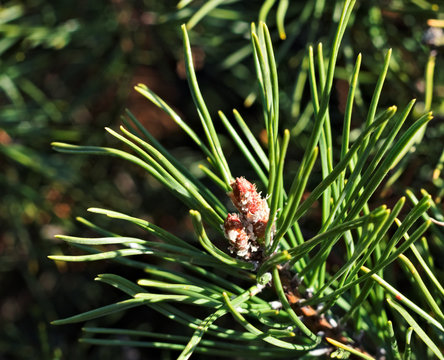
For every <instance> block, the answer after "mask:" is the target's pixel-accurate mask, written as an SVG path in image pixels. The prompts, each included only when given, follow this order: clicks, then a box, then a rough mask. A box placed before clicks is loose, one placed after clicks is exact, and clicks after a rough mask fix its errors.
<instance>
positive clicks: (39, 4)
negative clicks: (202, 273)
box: [0, 0, 444, 359]
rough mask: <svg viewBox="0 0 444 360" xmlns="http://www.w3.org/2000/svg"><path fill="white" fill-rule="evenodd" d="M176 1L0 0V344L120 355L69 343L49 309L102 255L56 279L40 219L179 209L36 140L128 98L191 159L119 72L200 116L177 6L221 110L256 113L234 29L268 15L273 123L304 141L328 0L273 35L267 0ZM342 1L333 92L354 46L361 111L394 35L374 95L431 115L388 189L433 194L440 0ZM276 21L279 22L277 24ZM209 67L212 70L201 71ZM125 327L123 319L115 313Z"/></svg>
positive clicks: (96, 126) (90, 298) (80, 133)
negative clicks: (347, 18) (346, 15)
mask: <svg viewBox="0 0 444 360" xmlns="http://www.w3.org/2000/svg"><path fill="white" fill-rule="evenodd" d="M177 3H178V1H173V0H168V1H155V0H145V1H135V0H114V1H106V0H98V1H87V0H82V1H70V0H60V1H57V2H50V1H44V0H28V1H7V2H5V3H3V4H2V5H0V55H1V56H0V154H1V155H0V166H1V168H2V171H1V174H0V188H1V194H2V196H1V203H0V223H1V224H2V225H1V232H0V253H1V254H2V256H1V258H0V271H1V273H0V276H1V277H0V287H1V288H2V289H5V290H2V296H1V297H0V323H1V324H2V328H1V330H0V338H1V340H0V359H3V358H6V359H27V358H29V354H30V352H31V351H32V353H33V354H34V355H35V356H34V358H42V359H43V358H54V359H56V358H63V359H67V358H70V359H77V358H80V357H85V356H88V357H90V358H96V357H102V356H104V357H107V358H110V359H111V358H116V359H121V358H125V357H124V356H128V358H129V356H130V355H124V354H123V353H124V352H125V351H127V350H122V353H120V352H118V351H116V350H115V349H114V350H112V349H111V350H109V349H96V348H94V349H92V350H91V349H90V348H88V347H85V346H83V347H78V346H77V344H76V343H75V342H74V341H75V339H76V338H77V337H78V336H77V335H76V334H74V332H75V331H79V329H75V328H72V327H70V328H64V329H62V328H57V329H53V328H51V327H49V326H48V325H47V324H48V323H49V321H51V320H53V319H55V318H57V317H59V316H64V315H67V314H71V313H76V312H81V311H85V310H87V309H89V308H92V307H95V306H98V305H100V304H103V303H105V302H102V299H103V294H104V293H103V290H102V289H101V288H100V289H99V288H98V287H97V286H96V285H95V284H91V282H90V281H83V280H84V278H85V277H87V278H88V280H89V279H90V278H91V276H92V275H91V274H96V273H98V272H100V267H101V266H106V264H102V265H96V267H95V268H94V267H92V266H91V265H88V267H84V266H83V265H81V266H75V267H74V266H71V265H70V267H69V272H67V273H70V274H71V275H70V278H69V280H68V281H67V274H64V278H63V280H62V279H60V277H59V272H60V271H62V272H65V271H66V269H64V268H63V267H60V268H57V267H55V266H54V264H53V263H52V262H50V261H48V260H47V259H46V256H47V255H48V254H50V253H57V249H58V247H59V246H60V245H59V243H58V242H54V241H53V240H52V235H53V234H54V233H60V232H62V231H63V232H68V231H70V229H72V228H73V224H72V223H71V219H74V217H75V216H77V215H82V214H83V208H85V207H89V206H95V205H100V206H103V207H108V208H114V209H119V211H122V212H128V213H132V214H133V215H140V214H143V213H144V206H143V204H144V203H152V202H155V203H156V204H158V206H157V211H156V212H155V213H150V215H151V216H154V217H155V218H156V219H157V220H158V221H160V222H164V223H166V224H168V225H169V226H170V227H172V226H175V224H176V223H177V222H178V221H180V219H174V218H172V217H171V216H169V212H170V210H171V209H173V208H175V207H176V206H177V203H175V202H171V203H169V202H168V201H170V198H167V199H168V201H167V200H165V197H164V194H162V192H159V191H157V192H156V189H158V187H157V185H156V184H155V183H153V182H152V181H146V179H143V178H142V175H140V173H137V172H136V173H135V174H134V171H133V169H129V171H130V172H131V173H132V174H133V175H131V176H132V177H131V176H130V175H129V174H128V173H127V171H126V170H123V169H122V167H120V165H119V164H116V162H115V161H112V160H107V159H100V161H96V159H88V160H87V161H86V159H85V158H82V157H74V156H73V157H70V158H69V162H67V161H66V156H61V155H60V154H56V153H54V152H53V151H52V150H51V149H50V147H49V144H50V142H51V141H54V140H57V141H69V142H81V143H82V144H83V145H88V144H103V143H104V142H106V141H110V140H104V139H103V131H102V129H103V126H105V125H110V124H112V123H113V122H114V121H115V119H117V118H118V117H119V116H120V114H121V112H122V110H123V108H124V107H125V105H126V106H128V107H129V108H130V109H131V110H132V111H133V112H135V113H136V115H137V116H138V118H139V119H140V118H141V117H140V115H141V114H143V116H144V117H145V124H146V125H147V126H150V127H151V128H152V129H157V130H158V131H159V132H158V133H156V135H157V136H159V137H163V138H165V142H167V143H170V144H172V145H173V147H176V148H178V149H179V150H178V152H180V154H181V155H182V157H183V158H185V160H186V161H187V162H188V163H189V164H190V166H194V165H193V152H192V150H189V149H188V148H184V146H186V145H187V144H186V143H184V142H183V141H182V140H181V139H180V138H177V137H176V135H175V132H174V127H173V128H172V127H171V126H169V125H168V124H165V123H163V119H162V117H161V116H160V115H159V114H158V113H157V112H155V111H152V110H150V109H149V108H148V105H147V103H146V102H145V101H143V100H141V103H142V105H141V103H140V102H139V101H138V100H137V99H138V96H137V95H134V94H133V93H134V91H133V90H132V87H131V85H132V84H135V83H136V82H147V83H148V84H149V85H150V86H151V87H153V84H154V88H156V86H157V87H158V88H159V89H160V94H161V95H162V92H163V94H168V95H169V96H170V97H171V99H170V100H172V103H173V104H175V105H176V106H177V107H178V108H179V110H180V111H181V112H183V113H184V114H185V117H187V118H189V123H190V124H193V122H194V121H195V122H196V123H197V121H198V119H197V116H195V114H194V110H193V108H192V106H191V105H190V104H188V103H186V102H185V100H183V98H186V97H182V96H181V94H183V93H184V92H187V91H188V89H187V87H186V84H185V83H184V81H183V80H182V79H181V77H183V72H184V70H183V66H184V65H183V58H182V55H181V54H182V48H181V38H180V31H179V24H181V23H183V22H188V24H189V27H191V28H192V31H190V36H191V39H192V43H193V44H194V45H193V46H194V49H193V53H194V54H195V55H196V56H197V57H196V59H195V63H196V67H197V69H198V71H199V79H200V86H201V87H202V91H203V92H204V93H205V94H206V100H207V102H208V103H209V107H210V108H213V109H215V108H221V109H222V110H226V109H225V107H227V106H228V104H230V105H231V106H232V105H233V104H235V105H236V107H238V106H237V103H241V102H244V103H245V104H246V105H247V106H249V107H250V109H251V110H250V113H249V114H248V112H247V111H245V113H246V114H248V117H250V118H253V119H257V118H259V117H260V113H259V111H260V110H259V107H256V106H252V105H253V104H254V102H255V98H254V96H253V95H252V94H253V90H254V89H255V86H256V84H255V77H254V66H253V64H252V62H251V57H250V56H249V55H250V51H251V47H250V46H248V45H245V37H246V36H247V34H248V33H249V31H250V22H252V21H256V20H257V19H258V17H259V16H262V17H263V18H264V19H265V18H266V20H267V24H268V25H269V27H270V29H271V30H272V36H273V38H274V40H275V41H276V42H277V43H278V45H277V48H278V50H277V59H278V66H279V72H280V73H281V74H288V76H281V77H280V82H281V84H280V88H281V92H282V93H281V100H282V104H281V109H282V119H283V125H284V126H286V127H289V128H291V129H292V133H293V135H299V136H298V137H297V139H298V141H297V143H295V144H293V147H294V148H296V149H298V151H302V149H303V148H304V145H305V143H306V141H307V139H306V133H307V132H306V129H305V128H306V126H309V120H310V116H311V113H312V109H311V104H310V101H309V88H308V83H307V63H306V44H307V43H310V42H318V41H322V40H324V41H325V43H328V39H329V38H330V36H332V33H333V31H332V29H333V27H334V26H335V25H334V24H333V21H331V20H332V19H334V20H337V18H338V16H339V8H340V5H341V1H335V2H333V1H331V2H330V1H326V0H317V1H292V2H291V6H289V7H288V9H287V10H286V11H285V16H284V19H283V26H284V29H285V33H286V37H287V38H286V40H280V41H279V40H278V39H279V29H278V23H279V21H280V20H279V17H280V16H281V17H282V10H279V2H276V3H275V4H274V5H273V6H271V7H270V8H269V11H268V13H267V11H266V7H264V6H265V5H264V4H265V3H268V4H271V3H273V2H270V1H266V2H264V1H261V0H252V1H248V2H245V1H236V0H234V1H233V0H232V1H225V2H224V3H223V4H220V5H219V6H217V7H215V8H214V9H210V10H211V11H210V12H208V13H204V12H203V11H202V10H200V9H202V5H203V4H204V3H205V2H203V1H181V2H180V4H181V7H180V8H176V5H177ZM261 9H262V10H261ZM199 11H200V12H199ZM279 11H280V14H281V15H278V13H279ZM353 16H354V18H352V19H351V25H350V30H349V31H347V32H346V34H345V38H344V45H345V46H343V53H342V54H341V55H340V59H339V69H338V72H337V74H336V83H335V84H336V85H335V93H334V98H335V101H336V103H337V106H338V108H339V110H341V109H343V106H344V105H343V104H344V97H345V96H346V94H347V89H346V88H344V86H346V81H343V80H348V79H346V78H345V74H346V71H345V70H348V72H350V69H351V68H352V67H353V62H354V59H355V57H356V54H357V53H358V52H362V53H364V54H365V58H366V62H365V64H363V69H362V71H361V83H360V86H359V89H358V93H357V104H358V105H359V104H361V105H360V107H361V110H360V109H359V106H358V108H357V110H356V111H357V114H358V115H361V117H362V116H363V114H364V112H363V111H362V109H364V108H366V104H368V103H369V102H370V100H371V94H372V91H373V85H372V84H373V83H374V82H375V79H376V76H377V75H376V74H375V73H374V72H373V69H376V71H379V69H380V64H381V63H382V56H383V54H384V51H383V50H384V49H387V48H389V47H392V48H393V55H392V61H391V65H390V66H391V68H390V71H389V75H388V78H389V81H388V83H390V84H391V87H390V88H387V87H386V88H384V96H385V97H384V98H382V99H381V106H385V105H391V104H393V103H397V104H399V105H404V104H406V103H407V102H408V101H409V100H410V99H411V98H412V97H416V98H417V99H418V105H417V106H418V109H417V112H418V113H419V112H422V110H423V109H424V108H427V106H430V108H431V109H432V110H433V111H434V115H435V117H436V118H437V120H435V121H433V122H432V123H431V125H430V126H429V129H428V131H427V133H426V134H425V138H424V141H422V142H421V143H420V144H419V145H418V147H417V151H416V154H414V156H415V158H414V161H412V162H410V164H413V165H410V168H408V169H407V170H408V171H406V172H404V173H405V174H406V175H404V176H403V177H402V178H401V179H402V182H400V183H397V182H394V186H393V188H391V191H394V192H403V191H404V190H403V189H404V188H405V187H406V186H412V187H416V186H418V183H420V180H421V184H424V180H426V181H427V182H426V185H427V186H428V187H429V188H428V190H429V191H430V192H431V193H432V194H436V193H439V190H436V187H438V189H441V190H440V191H441V194H438V195H439V196H442V192H443V191H444V185H443V183H442V180H440V177H439V176H438V177H437V178H436V179H435V180H434V184H435V186H433V185H432V178H431V174H432V172H433V169H434V168H435V167H436V166H437V164H438V167H439V166H441V167H442V163H443V162H444V160H442V157H441V162H439V161H438V158H439V156H440V154H441V151H442V139H443V138H444V127H443V125H442V122H440V121H439V119H442V117H443V116H444V115H443V114H444V100H443V99H444V87H443V85H442V84H444V72H443V71H442V70H441V69H442V68H443V67H442V66H441V64H442V62H443V61H444V59H443V56H442V54H443V50H442V49H443V47H442V46H433V45H427V44H425V43H424V36H425V34H426V31H427V29H428V25H427V20H428V19H430V18H438V19H439V18H443V16H444V15H443V9H442V6H441V7H438V2H432V1H427V0H414V1H413V0H412V1H401V0H377V1H371V2H359V3H358V5H357V8H356V12H355V13H354V15H353ZM279 27H280V30H281V31H282V24H280V25H279ZM431 54H434V55H435V62H436V65H435V71H434V74H433V79H434V83H435V87H434V92H433V97H432V98H431V102H430V104H429V105H427V103H426V96H425V92H426V80H425V79H426V75H425V71H426V68H427V63H428V62H429V61H430V56H431ZM341 67H342V69H343V71H341ZM159 79H161V80H159ZM165 82H166V83H165ZM215 83H217V84H220V86H218V87H214V86H212V85H214V84H215ZM131 94H133V95H131ZM131 96H133V97H131ZM385 99H386V101H387V102H386V103H384V101H385ZM169 102H170V103H171V101H169ZM153 119H154V120H155V122H153ZM356 119H357V122H358V123H361V122H362V120H363V119H362V118H359V116H357V117H356ZM142 120H143V119H142ZM150 122H151V123H150ZM332 122H333V124H334V123H335V119H332ZM337 124H339V122H337ZM251 126H252V128H253V131H254V132H255V131H257V130H260V129H257V128H256V129H255V127H260V126H262V124H261V123H260V122H259V121H256V122H255V123H254V124H252V125H251ZM159 129H160V130H159ZM168 134H170V136H166V135H168ZM338 141H339V139H338ZM440 164H441V165H440ZM401 165H402V164H401ZM418 174H419V175H420V176H417V175H418ZM413 175H415V176H413ZM438 175H439V174H438ZM441 176H442V175H441ZM399 184H402V186H399ZM422 186H424V185H422ZM79 204H80V206H79ZM80 211H82V212H80ZM162 214H163V215H162ZM62 229H63V230H62ZM86 272H87V273H86ZM79 294H82V296H79ZM106 296H113V293H112V292H111V291H110V292H109V293H107V295H106ZM107 302H109V301H106V303H107ZM126 321H127V322H130V321H131V319H129V320H128V319H126ZM126 327H131V326H130V325H128V323H126ZM62 353H63V354H64V355H63V356H62V355H61V354H62ZM67 354H69V355H67Z"/></svg>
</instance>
